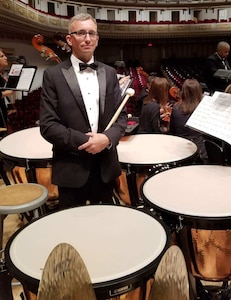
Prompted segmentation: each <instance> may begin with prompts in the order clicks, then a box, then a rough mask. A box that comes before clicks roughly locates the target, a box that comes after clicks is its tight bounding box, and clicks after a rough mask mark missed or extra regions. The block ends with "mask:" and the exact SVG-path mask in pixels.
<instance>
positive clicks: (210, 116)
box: [186, 92, 231, 145]
mask: <svg viewBox="0 0 231 300" xmlns="http://www.w3.org/2000/svg"><path fill="white" fill-rule="evenodd" d="M186 126H188V127H191V128H193V129H195V130H198V131H200V132H203V133H206V134H208V135H211V136H214V137H216V138H218V139H221V140H223V141H225V142H227V143H228V144H230V145H231V94H228V93H222V92H215V93H214V94H213V96H212V97H211V96H204V97H203V99H202V100H201V102H200V103H199V105H198V106H197V108H196V109H195V111H194V112H193V113H192V115H191V117H190V118H189V119H188V122H187V123H186Z"/></svg>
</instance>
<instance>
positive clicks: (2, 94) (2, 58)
mask: <svg viewBox="0 0 231 300" xmlns="http://www.w3.org/2000/svg"><path fill="white" fill-rule="evenodd" d="M7 66H8V60H7V56H6V55H5V54H4V52H3V50H2V49H0V87H3V86H5V83H6V79H5V78H4V77H3V72H4V69H5V68H6V67H7ZM13 93H14V91H12V90H3V89H1V90H0V129H1V130H0V136H2V135H4V134H5V132H6V130H7V120H8V117H7V105H8V103H9V102H10V101H9V99H8V98H7V97H8V96H10V95H12V94H13Z"/></svg>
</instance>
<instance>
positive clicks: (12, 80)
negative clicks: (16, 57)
mask: <svg viewBox="0 0 231 300" xmlns="http://www.w3.org/2000/svg"><path fill="white" fill-rule="evenodd" d="M36 70H37V67H35V66H33V67H30V66H24V65H22V64H12V66H11V68H10V72H9V74H8V80H7V81H6V83H5V85H4V86H2V87H0V89H6V90H15V91H27V92H29V90H30V88H31V85H32V82H33V79H34V76H35V73H36Z"/></svg>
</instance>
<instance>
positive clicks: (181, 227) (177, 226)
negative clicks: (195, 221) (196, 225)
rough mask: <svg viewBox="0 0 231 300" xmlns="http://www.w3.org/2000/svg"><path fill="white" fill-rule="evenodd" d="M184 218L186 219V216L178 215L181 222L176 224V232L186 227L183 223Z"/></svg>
mask: <svg viewBox="0 0 231 300" xmlns="http://www.w3.org/2000/svg"><path fill="white" fill-rule="evenodd" d="M183 220H184V218H183V217H182V216H179V217H178V221H179V224H176V232H177V233H179V232H180V231H181V230H182V229H183V227H184V226H183V224H182V221H183Z"/></svg>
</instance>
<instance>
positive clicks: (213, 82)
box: [204, 41, 230, 94]
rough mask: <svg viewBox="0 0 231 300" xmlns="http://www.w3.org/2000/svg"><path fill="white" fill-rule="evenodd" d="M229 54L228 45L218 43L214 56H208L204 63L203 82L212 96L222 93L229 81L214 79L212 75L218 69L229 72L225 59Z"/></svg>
mask: <svg viewBox="0 0 231 300" xmlns="http://www.w3.org/2000/svg"><path fill="white" fill-rule="evenodd" d="M229 52H230V45H229V44H228V43H227V42H224V41H222V42H219V43H218V44H217V50H216V52H215V53H214V54H212V55H210V56H209V57H208V58H207V60H206V63H205V69H204V77H205V82H206V84H207V86H208V88H209V90H210V92H211V94H213V93H214V92H215V91H220V92H224V90H225V88H226V86H227V85H228V84H229V80H228V79H225V78H218V77H215V76H214V74H215V73H216V71H217V70H218V69H224V70H230V66H229V62H228V60H227V57H228V55H229Z"/></svg>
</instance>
